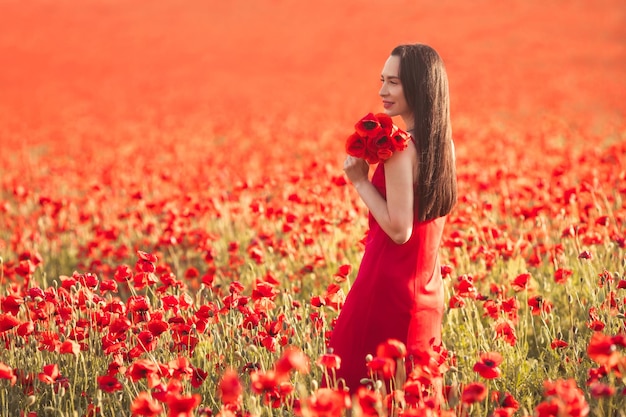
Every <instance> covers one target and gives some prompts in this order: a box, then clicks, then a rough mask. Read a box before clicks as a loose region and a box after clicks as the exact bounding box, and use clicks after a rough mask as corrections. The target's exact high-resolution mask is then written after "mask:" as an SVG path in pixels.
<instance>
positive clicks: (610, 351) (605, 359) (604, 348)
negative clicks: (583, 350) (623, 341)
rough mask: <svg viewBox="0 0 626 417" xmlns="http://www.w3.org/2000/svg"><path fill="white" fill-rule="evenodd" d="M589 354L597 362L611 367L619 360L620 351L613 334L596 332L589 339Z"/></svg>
mask: <svg viewBox="0 0 626 417" xmlns="http://www.w3.org/2000/svg"><path fill="white" fill-rule="evenodd" d="M587 355H589V357H590V358H591V359H592V360H593V361H595V362H596V363H598V364H600V365H604V366H605V367H607V368H608V369H611V368H612V367H613V366H615V365H616V364H617V363H618V362H619V357H620V352H619V351H618V350H617V349H616V346H615V343H614V341H613V338H612V337H611V336H607V335H603V334H602V333H600V332H596V333H594V334H593V336H591V340H590V341H589V346H588V347H587Z"/></svg>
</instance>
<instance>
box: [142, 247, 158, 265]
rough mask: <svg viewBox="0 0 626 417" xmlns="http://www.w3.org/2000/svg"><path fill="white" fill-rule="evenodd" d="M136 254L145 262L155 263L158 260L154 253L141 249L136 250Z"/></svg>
mask: <svg viewBox="0 0 626 417" xmlns="http://www.w3.org/2000/svg"><path fill="white" fill-rule="evenodd" d="M137 256H139V259H141V260H142V261H146V262H152V263H155V262H156V261H157V260H158V258H157V257H156V255H153V254H151V253H148V252H144V251H141V250H138V251H137Z"/></svg>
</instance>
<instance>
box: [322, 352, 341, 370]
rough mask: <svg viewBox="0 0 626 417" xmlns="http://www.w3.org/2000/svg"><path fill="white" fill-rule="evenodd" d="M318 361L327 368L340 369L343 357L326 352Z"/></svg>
mask: <svg viewBox="0 0 626 417" xmlns="http://www.w3.org/2000/svg"><path fill="white" fill-rule="evenodd" d="M316 363H317V364H318V365H319V366H322V367H324V368H326V369H327V370H330V369H339V368H340V367H341V358H340V357H339V356H338V355H335V354H333V353H325V354H323V355H322V356H320V357H319V359H318V360H317V362H316Z"/></svg>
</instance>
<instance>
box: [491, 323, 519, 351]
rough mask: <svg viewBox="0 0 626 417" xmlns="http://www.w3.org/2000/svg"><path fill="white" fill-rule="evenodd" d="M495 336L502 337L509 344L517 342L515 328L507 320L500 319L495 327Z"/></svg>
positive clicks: (513, 344) (512, 344)
mask: <svg viewBox="0 0 626 417" xmlns="http://www.w3.org/2000/svg"><path fill="white" fill-rule="evenodd" d="M495 331H496V336H497V337H501V338H502V339H504V341H505V342H507V343H508V344H509V345H511V346H515V344H516V343H517V334H516V332H515V328H514V327H513V325H512V324H511V323H510V322H509V321H501V322H499V323H497V324H496V327H495Z"/></svg>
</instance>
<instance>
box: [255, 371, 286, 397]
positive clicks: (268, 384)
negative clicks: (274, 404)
mask: <svg viewBox="0 0 626 417" xmlns="http://www.w3.org/2000/svg"><path fill="white" fill-rule="evenodd" d="M278 383H279V380H278V379H277V378H276V372H274V371H267V372H263V371H253V372H252V373H250V385H251V388H252V391H253V392H255V393H257V394H263V393H265V392H266V391H272V390H274V389H275V388H276V386H278Z"/></svg>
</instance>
